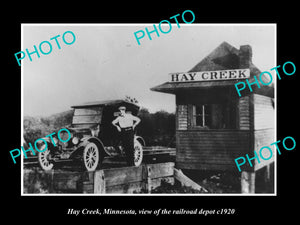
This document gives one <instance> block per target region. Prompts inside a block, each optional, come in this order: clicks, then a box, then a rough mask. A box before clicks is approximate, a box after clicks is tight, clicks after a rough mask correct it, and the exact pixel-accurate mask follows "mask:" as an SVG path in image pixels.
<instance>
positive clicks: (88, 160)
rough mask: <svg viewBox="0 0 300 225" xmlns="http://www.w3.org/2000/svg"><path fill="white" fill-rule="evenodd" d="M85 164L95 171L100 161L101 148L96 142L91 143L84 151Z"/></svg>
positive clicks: (87, 167) (89, 169)
mask: <svg viewBox="0 0 300 225" xmlns="http://www.w3.org/2000/svg"><path fill="white" fill-rule="evenodd" d="M83 160H84V165H85V167H86V169H87V170H88V171H94V170H95V169H96V168H97V165H98V162H99V150H98V147H97V145H96V144H95V143H92V142H91V143H89V144H87V146H86V147H85V149H84V153H83Z"/></svg>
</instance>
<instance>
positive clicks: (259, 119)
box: [253, 94, 277, 170]
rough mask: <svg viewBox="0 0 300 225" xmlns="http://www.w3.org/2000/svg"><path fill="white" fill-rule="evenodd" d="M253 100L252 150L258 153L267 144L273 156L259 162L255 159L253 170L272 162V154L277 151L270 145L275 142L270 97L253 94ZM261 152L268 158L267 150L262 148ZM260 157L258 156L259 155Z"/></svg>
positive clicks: (273, 117) (273, 111)
mask: <svg viewBox="0 0 300 225" xmlns="http://www.w3.org/2000/svg"><path fill="white" fill-rule="evenodd" d="M253 102H254V150H255V151H256V152H257V154H258V155H259V150H260V149H261V148H262V147H264V146H268V147H270V148H271V149H272V150H273V157H272V158H271V159H269V160H260V163H258V162H257V160H255V170H258V169H260V168H262V167H264V166H266V165H268V164H270V163H272V162H274V154H276V153H277V151H276V149H275V146H270V144H271V143H273V142H275V141H276V140H275V139H276V138H275V130H274V128H275V110H274V107H275V106H274V102H273V100H272V98H270V97H267V96H263V95H258V94H253ZM262 154H263V156H264V157H265V158H268V157H269V156H270V155H269V151H268V150H267V149H264V150H263V151H262ZM259 157H260V156H259Z"/></svg>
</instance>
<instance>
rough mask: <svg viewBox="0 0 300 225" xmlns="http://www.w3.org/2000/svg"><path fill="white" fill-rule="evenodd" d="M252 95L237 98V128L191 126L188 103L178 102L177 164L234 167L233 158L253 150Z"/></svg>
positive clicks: (204, 168)
mask: <svg viewBox="0 0 300 225" xmlns="http://www.w3.org/2000/svg"><path fill="white" fill-rule="evenodd" d="M249 101H250V97H249V96H245V97H242V98H240V99H239V100H238V101H237V108H238V110H237V117H238V120H239V121H238V127H237V129H230V130H226V129H220V130H216V129H214V130H209V129H205V130H204V129H195V128H190V121H189V120H190V118H189V113H190V112H189V109H190V108H191V107H189V104H188V103H187V102H184V101H181V102H177V105H176V146H177V152H176V166H177V167H178V168H181V169H197V170H235V169H236V165H235V162H234V159H235V158H237V157H240V156H242V155H245V154H247V153H248V152H249V151H250V146H251V145H250V140H251V139H250V109H249V106H250V102H249Z"/></svg>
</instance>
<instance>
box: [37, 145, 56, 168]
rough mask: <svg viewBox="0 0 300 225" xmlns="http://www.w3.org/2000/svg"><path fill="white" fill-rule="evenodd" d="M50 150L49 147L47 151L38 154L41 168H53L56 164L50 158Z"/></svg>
mask: <svg viewBox="0 0 300 225" xmlns="http://www.w3.org/2000/svg"><path fill="white" fill-rule="evenodd" d="M49 154H50V150H49V149H47V150H46V151H43V152H39V154H38V161H39V164H40V166H41V168H42V169H43V170H45V171H48V170H51V169H52V168H53V166H54V164H53V163H52V162H51V161H50V160H49Z"/></svg>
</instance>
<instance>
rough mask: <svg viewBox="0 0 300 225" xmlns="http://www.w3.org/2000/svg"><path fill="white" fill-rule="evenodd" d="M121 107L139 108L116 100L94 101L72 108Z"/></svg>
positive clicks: (125, 101) (133, 104)
mask: <svg viewBox="0 0 300 225" xmlns="http://www.w3.org/2000/svg"><path fill="white" fill-rule="evenodd" d="M113 105H115V106H120V105H131V106H134V107H136V108H139V106H138V105H137V104H135V103H133V102H129V101H127V100H122V99H115V100H101V101H93V102H85V103H82V104H79V105H73V106H71V108H82V107H90V106H113Z"/></svg>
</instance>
